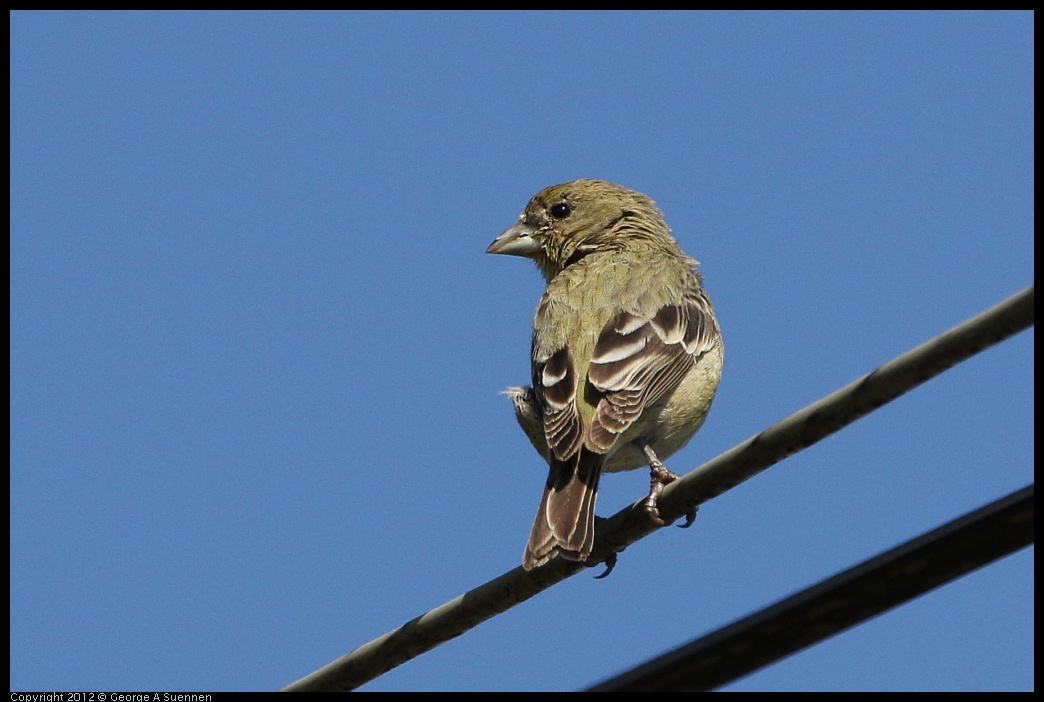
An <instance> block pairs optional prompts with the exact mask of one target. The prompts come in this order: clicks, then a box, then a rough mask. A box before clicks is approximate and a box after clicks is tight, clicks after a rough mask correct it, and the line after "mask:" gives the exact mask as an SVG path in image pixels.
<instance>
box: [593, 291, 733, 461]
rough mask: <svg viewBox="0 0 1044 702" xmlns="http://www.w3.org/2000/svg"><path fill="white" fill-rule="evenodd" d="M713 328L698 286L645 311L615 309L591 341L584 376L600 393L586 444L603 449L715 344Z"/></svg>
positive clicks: (594, 449) (597, 449)
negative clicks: (674, 300) (676, 299)
mask: <svg viewBox="0 0 1044 702" xmlns="http://www.w3.org/2000/svg"><path fill="white" fill-rule="evenodd" d="M716 336H717V332H716V329H715V321H714V313H713V310H712V308H711V304H710V300H708V299H707V296H706V295H705V294H704V293H703V291H702V290H700V289H697V290H695V291H693V292H692V293H691V294H687V295H686V296H685V297H684V299H683V300H682V301H681V302H679V303H674V304H669V305H664V306H663V307H661V308H660V309H658V310H656V312H655V313H654V314H652V315H649V316H641V315H635V314H631V313H629V312H624V311H621V312H618V313H617V314H616V315H615V316H613V317H612V318H611V319H610V320H609V321H608V322H607V323H606V325H605V327H604V328H603V329H602V332H601V334H600V335H599V336H598V341H597V343H596V344H595V349H594V354H593V355H592V356H591V365H590V368H589V369H588V379H589V380H590V381H591V384H592V385H594V387H595V388H596V389H598V390H599V391H600V392H601V393H603V396H602V398H601V399H600V400H599V402H598V406H597V408H596V409H595V414H594V417H593V419H592V421H591V427H590V431H589V432H588V436H587V440H586V445H587V447H588V448H589V449H591V450H592V451H595V452H598V453H605V452H607V451H608V450H609V449H611V448H612V447H613V445H614V444H615V443H616V439H617V437H618V436H620V434H622V433H624V432H625V431H627V429H628V428H629V427H630V426H631V425H632V424H633V423H634V422H635V420H637V419H638V418H639V417H640V416H641V415H642V412H644V411H645V409H646V408H647V407H649V406H650V405H651V404H653V403H655V402H656V401H657V400H659V399H660V398H661V397H663V396H664V395H666V394H668V393H670V392H672V391H673V390H674V389H675V388H677V387H678V385H679V383H681V381H682V378H684V377H685V374H686V373H688V372H689V370H691V369H692V367H693V366H694V365H695V364H696V362H697V361H699V359H700V358H701V357H702V356H703V355H704V354H705V353H707V352H708V351H710V350H711V349H712V348H714V344H715V339H716Z"/></svg>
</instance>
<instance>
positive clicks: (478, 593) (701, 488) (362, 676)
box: [284, 285, 1034, 691]
mask: <svg viewBox="0 0 1044 702" xmlns="http://www.w3.org/2000/svg"><path fill="white" fill-rule="evenodd" d="M1033 309H1034V306H1033V286H1032V285H1030V286H1029V287H1028V288H1026V289H1025V290H1023V291H1021V292H1019V293H1017V294H1015V295H1013V296H1012V297H1010V298H1008V299H1007V300H1004V301H1003V302H1001V303H999V304H997V305H995V306H994V307H992V308H990V309H989V310H986V311H985V312H983V313H981V314H979V315H976V316H975V317H972V318H971V319H969V320H967V321H966V322H964V323H962V324H960V325H958V326H956V327H954V328H952V329H950V330H949V331H947V332H944V333H943V334H940V335H939V336H937V337H935V338H934V339H931V340H929V341H927V342H925V343H923V344H921V345H920V346H918V347H916V348H914V349H911V350H910V351H907V352H906V353H904V354H902V355H901V356H898V357H897V358H895V359H893V360H891V361H889V362H888V363H886V364H885V365H883V366H881V367H880V368H878V369H877V370H875V371H873V372H872V373H870V374H869V375H866V376H863V377H862V378H860V379H859V380H856V381H855V382H853V383H850V384H849V385H846V386H845V387H843V388H841V389H840V390H838V391H836V392H834V393H832V394H830V395H828V396H827V397H825V398H823V399H821V400H819V401H818V402H815V403H813V404H812V405H809V406H808V407H806V408H805V409H802V410H800V411H798V412H796V413H794V414H793V415H791V416H790V417H787V418H786V419H784V420H783V421H781V422H779V423H777V424H775V425H773V426H771V427H769V428H768V429H765V430H764V431H762V432H761V433H760V434H758V435H757V436H754V437H752V438H750V439H748V440H747V441H745V442H743V443H742V444H740V445H738V446H736V447H735V448H732V449H730V450H729V451H726V452H725V453H723V454H721V455H720V456H718V457H717V458H714V459H712V460H710V461H708V462H707V463H705V464H703V465H702V466H700V467H699V468H697V469H696V470H694V471H692V472H691V473H689V474H687V475H685V476H683V477H682V478H681V479H680V480H677V481H675V482H673V483H671V484H670V485H668V486H667V488H666V489H665V490H664V492H663V495H662V496H661V498H660V500H659V503H658V507H659V510H660V514H661V515H662V516H663V517H664V519H666V520H667V521H668V522H669V521H671V520H673V519H678V518H679V517H681V516H683V515H684V514H686V513H687V512H689V511H690V510H691V509H692V508H693V507H695V506H697V505H700V504H702V503H704V502H706V501H708V500H710V499H713V498H714V497H717V496H719V495H721V494H722V493H724V492H726V491H727V490H729V489H730V488H732V487H734V486H736V485H738V484H739V483H741V482H743V481H745V480H748V479H749V478H751V477H753V476H754V475H757V474H758V473H760V472H761V471H763V470H765V469H766V468H768V467H770V466H772V465H774V464H775V463H778V462H779V461H781V460H783V459H784V458H786V457H787V456H790V455H792V454H794V453H797V452H798V451H801V450H802V449H805V448H808V447H809V446H811V445H812V444H814V443H816V442H817V441H819V440H821V439H823V438H825V437H827V436H829V435H830V434H833V433H834V432H836V431H838V430H839V429H841V428H843V427H845V426H847V425H849V424H851V423H852V422H854V421H856V420H857V419H859V418H861V417H864V416H866V415H867V414H869V413H870V412H872V411H873V410H875V409H877V408H878V407H880V406H881V405H883V404H885V403H887V402H890V401H891V400H894V399H895V398H897V397H899V396H900V395H902V394H903V393H905V392H908V391H909V390H911V389H912V388H914V387H917V386H918V385H920V384H921V383H924V382H925V381H927V380H929V379H931V378H933V377H935V376H936V375H938V374H940V373H942V372H943V371H945V370H947V369H948V368H951V367H952V366H954V365H956V364H957V363H960V362H961V361H963V360H965V359H967V358H969V357H971V356H973V355H975V354H977V353H979V352H980V351H982V350H984V349H986V348H989V347H990V346H993V345H995V344H997V343H999V342H1001V341H1003V340H1004V339H1007V338H1008V337H1010V336H1012V335H1014V334H1016V333H1018V332H1020V331H1022V330H1023V329H1026V328H1027V327H1029V326H1030V325H1032V324H1033ZM657 528H658V527H656V526H655V525H653V524H652V522H651V520H649V519H648V518H647V516H646V514H645V512H644V510H643V508H642V507H641V501H639V502H636V503H635V504H633V505H631V506H630V507H627V508H624V509H623V510H621V511H620V512H618V513H617V514H615V515H613V516H612V517H611V518H609V519H607V520H605V521H602V522H599V524H598V527H597V530H596V534H595V550H594V553H593V555H592V559H606V558H609V557H611V556H612V555H613V554H614V553H616V552H617V551H620V550H622V549H623V548H624V547H626V546H629V545H630V544H632V543H634V542H636V541H638V540H639V539H641V538H643V537H645V536H647V535H648V534H650V533H652V532H653V531H656V529H657ZM582 570H584V566H583V565H582V564H577V563H574V562H572V561H565V560H563V559H554V560H552V561H551V562H550V563H548V564H547V565H546V566H544V567H541V568H537V569H535V570H532V571H524V570H523V569H522V568H521V567H518V568H515V569H513V570H510V571H508V572H507V573H505V574H503V575H501V576H500V577H498V578H496V579H494V580H491V581H490V582H488V583H486V584H484V585H480V586H479V587H477V588H475V589H474V590H470V591H468V592H466V593H464V594H463V595H460V596H459V597H457V598H455V599H453V600H451V601H450V602H447V603H446V604H444V605H442V606H440V607H437V608H435V609H433V610H431V611H430V612H427V613H426V614H423V615H421V616H419V617H417V618H416V619H413V620H411V621H409V622H407V623H406V624H404V625H402V626H401V627H399V628H398V629H395V630H394V631H391V632H389V633H387V634H385V635H383V636H381V637H379V638H377V639H374V640H373V641H370V642H369V643H366V644H363V645H362V646H360V647H359V648H357V649H355V650H354V651H351V652H350V653H347V654H345V655H344V656H342V657H340V658H338V659H337V660H335V661H333V662H332V663H329V664H328V665H326V666H324V667H323V668H320V669H319V670H317V671H315V672H314V673H311V674H310V675H307V676H305V677H304V678H301V679H300V680H298V681H296V682H294V683H291V684H290V685H288V686H287V687H286V688H284V690H286V691H299V690H300V691H304V690H313V691H317V690H351V689H354V688H356V687H359V686H360V685H363V684H365V683H367V682H369V681H370V680H373V679H374V678H376V677H378V676H379V675H382V674H383V673H386V672H387V671H389V670H391V669H392V668H395V667H396V666H398V665H401V664H402V663H405V662H406V661H408V660H410V659H411V658H414V657H416V656H418V655H420V654H422V653H424V652H426V651H429V650H431V649H433V648H435V647H436V646H438V645H440V644H442V643H445V642H446V641H449V640H450V639H453V638H455V637H457V636H459V635H461V634H463V633H464V632H465V631H468V630H469V629H471V628H473V627H475V626H477V625H478V624H480V623H482V622H484V621H485V620H487V619H489V618H491V617H493V616H495V615H497V614H499V613H501V612H504V611H506V610H508V609H510V608H511V607H514V606H515V605H517V604H519V603H520V602H524V601H525V600H527V599H529V598H530V597H533V596H534V595H536V594H538V593H539V592H542V591H543V590H545V589H547V588H549V587H551V586H552V585H554V584H555V583H557V582H560V581H562V580H565V579H566V578H568V577H570V576H572V575H575V574H576V573H578V572H580V571H582Z"/></svg>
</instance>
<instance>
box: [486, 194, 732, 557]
mask: <svg viewBox="0 0 1044 702" xmlns="http://www.w3.org/2000/svg"><path fill="white" fill-rule="evenodd" d="M487 253H496V254H510V255H514V256H525V257H527V258H531V259H533V260H534V261H535V262H536V265H537V267H538V268H539V269H540V271H541V273H543V275H544V278H545V279H546V280H547V289H546V290H545V291H544V294H543V295H542V296H541V298H540V301H539V303H538V304H537V308H536V314H535V315H534V317H533V343H532V349H531V360H532V366H531V369H532V383H533V385H532V387H515V388H509V389H508V390H507V391H506V394H507V395H508V396H509V397H510V398H511V400H512V401H513V402H514V405H515V414H516V418H517V419H518V422H519V424H520V425H521V426H522V429H523V430H524V431H525V433H526V435H527V436H528V437H529V440H530V442H531V443H532V444H533V446H534V447H535V448H536V449H537V451H538V452H539V453H540V454H541V455H542V456H543V457H544V458H545V460H547V462H548V464H549V465H550V471H549V473H548V477H547V483H546V485H545V487H544V493H543V497H541V499H540V507H539V508H538V510H537V515H536V521H535V522H534V524H533V531H532V533H531V535H530V537H529V543H528V544H527V545H526V550H525V555H524V556H523V559H522V565H523V567H525V569H526V570H530V569H532V568H536V567H537V566H540V565H543V564H545V563H547V562H548V561H549V560H551V558H553V557H554V556H556V555H557V556H561V557H563V558H567V559H570V560H575V561H585V560H587V559H588V557H589V556H590V555H591V549H592V548H593V546H594V526H595V515H594V510H595V497H596V495H597V491H598V479H599V477H600V476H601V474H602V471H609V472H613V471H621V470H632V469H635V468H639V467H641V466H649V467H650V471H651V477H652V489H651V490H650V493H649V497H648V498H647V499H646V503H645V504H646V508H647V510H648V512H649V514H650V517H651V518H652V519H653V520H655V521H657V523H659V524H662V523H663V521H662V520H661V519H660V517H659V513H658V512H657V509H656V497H657V496H658V495H659V493H660V492H661V491H662V490H663V486H664V485H666V484H668V483H670V482H671V481H672V480H674V479H675V478H677V476H676V475H674V474H673V473H671V472H670V471H668V470H667V468H666V467H665V466H664V465H663V463H662V462H661V459H664V458H667V457H668V456H670V455H671V454H673V453H674V452H675V451H677V450H678V449H680V448H681V447H682V446H684V445H685V444H686V443H688V441H689V439H691V438H692V436H693V435H694V434H695V433H696V431H697V430H698V429H699V428H700V426H701V425H702V424H703V421H704V419H706V417H707V412H708V411H709V410H710V406H711V401H712V400H713V399H714V393H715V391H716V390H717V387H718V381H719V379H720V378H721V366H722V355H723V346H722V340H721V332H720V329H719V328H718V320H717V318H716V317H715V316H714V308H713V307H712V305H711V301H710V299H709V298H708V297H707V294H706V293H705V292H704V291H703V283H702V280H701V278H700V275H699V273H698V271H697V265H698V264H697V262H696V261H695V260H694V259H692V258H689V257H688V256H686V255H685V253H684V252H683V251H682V250H681V248H679V246H678V243H677V242H676V241H675V240H674V237H673V236H671V233H670V229H669V228H668V226H667V223H666V221H664V217H663V213H662V212H660V210H659V209H658V208H657V207H656V204H655V203H654V202H653V201H652V200H651V199H649V198H648V197H646V196H645V195H642V194H641V193H638V192H635V191H633V190H629V189H627V188H624V187H622V186H620V185H616V184H613V183H609V182H606V181H602V180H575V181H572V182H570V183H563V184H561V185H553V186H551V187H549V188H545V189H544V190H542V191H540V192H539V193H537V194H536V196H534V197H533V199H532V200H530V201H529V204H528V205H526V209H525V210H524V211H523V212H522V214H521V215H520V216H519V219H518V222H516V223H515V224H514V225H512V226H511V227H509V228H508V229H507V230H506V231H505V232H504V233H503V234H501V235H500V236H499V237H497V239H496V240H495V241H494V242H493V243H492V244H491V245H490V247H489V249H488V250H487ZM692 516H694V514H693V515H692Z"/></svg>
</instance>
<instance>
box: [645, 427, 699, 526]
mask: <svg viewBox="0 0 1044 702" xmlns="http://www.w3.org/2000/svg"><path fill="white" fill-rule="evenodd" d="M642 451H644V452H645V456H646V458H648V459H649V480H650V485H649V495H648V496H647V497H646V498H645V500H644V501H643V502H642V506H643V507H645V511H646V513H647V514H648V515H649V519H651V520H652V521H653V523H654V524H656V525H658V526H665V525H666V524H667V522H665V521H664V520H663V518H662V517H661V516H660V509H659V507H658V506H657V504H656V503H657V501H659V499H660V495H661V494H662V493H663V489H664V487H666V486H668V485H670V484H671V483H673V482H674V481H675V480H677V479H678V478H679V477H680V476H678V474H677V473H672V472H671V471H670V470H668V469H667V466H665V465H664V464H663V461H661V460H660V459H659V457H658V456H657V455H656V452H655V451H653V449H652V446H643V447H642ZM697 509H699V508H698V507H693V508H692V510H690V511H689V513H688V514H686V515H685V523H684V524H680V525H679V526H681V528H682V529H688V528H689V527H690V526H692V523H693V522H695V521H696V510H697Z"/></svg>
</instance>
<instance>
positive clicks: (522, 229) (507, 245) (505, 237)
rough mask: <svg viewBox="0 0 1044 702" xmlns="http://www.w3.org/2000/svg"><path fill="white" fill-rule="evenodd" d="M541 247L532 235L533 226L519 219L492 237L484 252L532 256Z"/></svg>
mask: <svg viewBox="0 0 1044 702" xmlns="http://www.w3.org/2000/svg"><path fill="white" fill-rule="evenodd" d="M541 248H542V247H541V245H540V242H539V241H538V240H537V239H536V238H534V237H533V227H531V226H530V225H528V224H526V223H525V222H523V221H522V220H519V221H518V222H515V223H514V224H512V225H511V226H510V227H508V228H507V229H505V230H504V233H503V234H501V235H500V236H498V237H497V238H496V239H494V240H493V243H492V244H490V245H489V248H488V249H486V253H492V254H508V255H511V256H528V257H533V256H535V255H536V254H537V253H539V252H540V250H541Z"/></svg>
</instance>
